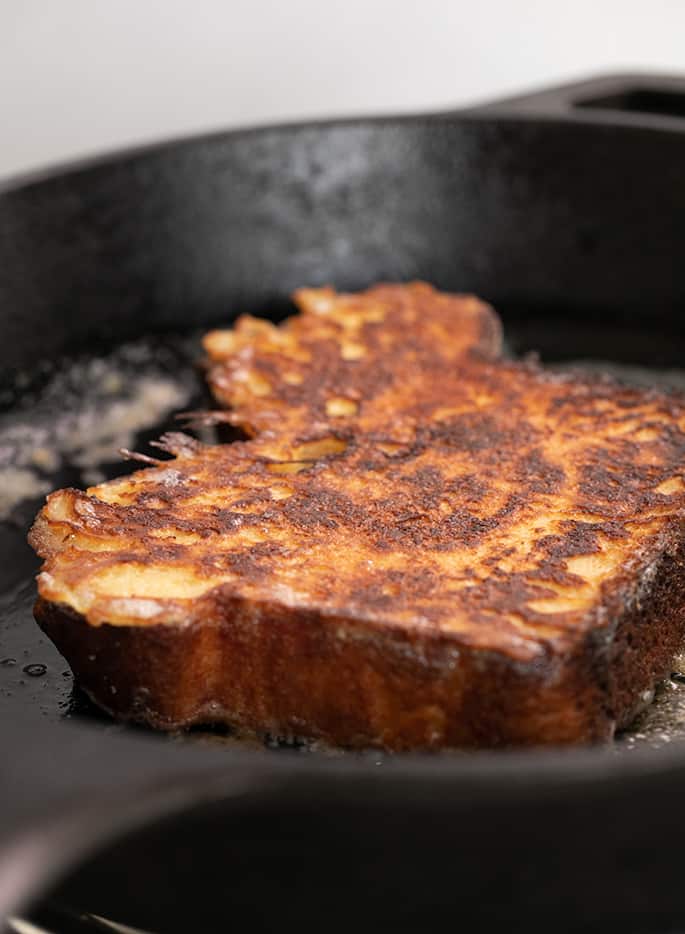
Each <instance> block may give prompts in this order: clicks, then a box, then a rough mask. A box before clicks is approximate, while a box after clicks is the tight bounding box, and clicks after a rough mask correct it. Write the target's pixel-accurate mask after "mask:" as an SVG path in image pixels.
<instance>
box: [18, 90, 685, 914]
mask: <svg viewBox="0 0 685 934" xmlns="http://www.w3.org/2000/svg"><path fill="white" fill-rule="evenodd" d="M683 116H685V81H682V80H677V79H665V78H655V77H649V76H641V75H640V76H634V75H633V76H621V77H612V78H603V79H599V80H594V81H589V82H586V83H583V84H578V85H574V86H568V87H564V88H557V89H554V90H552V91H548V92H545V93H541V94H535V95H531V96H528V97H523V98H519V99H516V100H511V101H508V102H505V103H503V104H496V105H490V106H487V107H482V108H478V109H475V110H470V111H461V112H458V113H446V114H433V115H421V116H412V117H402V118H379V119H365V120H346V121H341V122H330V123H316V124H309V125H299V126H285V127H271V128H266V129H258V130H245V131H238V132H230V133H221V134H215V135H211V136H205V137H199V138H193V139H189V140H182V141H177V142H171V143H165V144H162V145H156V146H153V147H149V148H145V149H142V150H138V151H135V152H128V153H125V154H123V155H116V156H114V157H107V158H106V159H102V160H96V161H93V162H88V163H86V164H83V165H78V166H75V167H70V168H68V169H66V170H60V171H58V172H56V173H50V174H48V175H46V176H45V177H41V178H35V177H34V178H31V179H26V180H22V181H20V182H17V183H15V184H13V185H11V186H9V187H6V188H5V189H4V190H3V191H2V192H0V372H1V374H2V376H1V381H2V382H1V385H0V389H1V390H2V391H3V392H4V395H3V396H2V398H3V400H4V404H5V407H6V408H7V407H13V408H15V409H16V408H17V407H21V406H22V404H23V405H24V406H25V405H26V404H28V403H27V399H28V400H29V402H30V400H31V399H32V398H34V397H37V395H39V393H40V385H39V384H40V381H41V379H44V378H45V379H47V377H45V373H47V372H48V371H49V369H50V367H49V366H47V367H46V366H44V365H41V367H38V366H37V365H36V364H37V361H42V362H45V361H48V362H50V363H51V364H53V365H56V366H58V365H59V360H60V359H62V358H63V357H64V356H65V355H71V356H72V357H73V356H74V355H76V357H77V358H78V357H79V355H84V354H85V355H86V356H87V355H88V354H90V355H94V354H102V353H103V352H106V351H107V350H108V349H111V347H112V346H114V345H119V344H121V343H122V342H126V341H132V340H135V339H137V338H140V336H141V335H143V334H145V335H153V340H156V339H157V338H156V337H154V336H155V335H159V336H160V337H159V341H160V343H163V342H164V341H166V340H167V337H162V335H169V334H179V333H182V334H186V333H193V332H197V331H198V330H201V329H202V328H206V327H207V326H210V325H216V324H218V323H226V322H227V321H228V320H230V318H231V316H232V315H234V314H235V313H237V312H239V311H244V310H250V311H252V312H257V313H267V314H275V315H281V314H283V313H285V312H286V311H287V309H288V304H287V296H288V294H289V292H290V291H291V290H292V289H293V288H295V287H297V286H300V285H303V284H312V285H313V284H317V283H324V282H330V283H333V284H335V285H336V286H337V287H338V288H351V289H354V288H359V287H363V286H365V285H367V284H369V283H371V282H374V281H377V280H406V279H411V278H417V277H418V278H423V279H426V280H428V281H430V282H432V283H434V284H436V285H437V286H439V287H441V288H445V289H453V290H459V291H473V292H476V293H478V294H479V295H481V296H483V297H484V298H486V299H488V300H489V301H491V302H492V303H493V304H494V305H495V306H496V307H497V309H498V310H499V311H500V313H501V314H502V315H503V318H504V321H505V328H506V330H507V332H508V333H509V334H510V335H513V342H514V345H515V346H514V349H515V350H519V351H522V350H527V349H537V350H539V351H540V352H541V354H542V356H543V358H547V359H562V358H567V357H574V356H584V357H593V356H594V357H598V358H602V359H614V360H619V361H624V362H629V363H639V364H647V365H650V366H655V367H657V366H661V367H669V366H678V365H679V363H680V362H681V361H682V359H683V350H684V348H685V335H684V333H683V320H684V317H683V315H684V314H685V262H683V251H684V249H685V121H683V119H682V118H683ZM41 374H42V375H41ZM18 387H19V388H18ZM0 454H1V452H0ZM25 519H28V515H26V516H24V515H22V517H21V521H19V520H17V521H18V525H17V526H16V527H10V526H8V525H7V523H5V524H4V525H0V529H2V536H3V537H2V538H0V545H1V546H2V547H3V549H5V551H6V554H3V561H2V571H1V573H2V575H3V576H2V577H1V578H0V580H2V582H3V586H4V590H5V596H4V597H3V601H4V602H3V604H2V607H3V610H2V612H3V613H4V614H5V615H4V620H3V622H2V624H1V625H2V627H3V628H1V629H0V658H2V657H7V656H5V652H7V645H5V647H4V650H3V644H2V640H5V642H6V640H8V639H16V638H18V637H17V633H20V634H21V638H20V642H21V639H24V638H25V639H26V642H25V643H21V644H17V645H18V649H17V651H19V650H20V649H21V645H24V646H25V647H24V648H23V653H24V655H21V656H20V657H19V658H18V664H17V665H15V666H12V665H6V666H4V668H3V666H0V718H1V719H0V730H1V734H0V736H1V744H0V756H1V758H0V789H1V790H2V824H1V826H0V833H2V844H3V845H2V848H1V849H0V917H2V913H3V912H7V911H9V910H10V909H14V908H16V907H17V906H18V905H20V904H21V903H23V902H25V901H26V900H33V899H35V898H36V896H37V895H39V894H42V893H45V892H46V891H50V893H51V897H52V899H53V900H56V901H58V902H59V901H60V900H62V901H64V902H66V903H69V904H72V905H73V904H74V903H78V904H79V907H83V908H88V909H89V910H93V911H96V912H97V913H99V914H105V915H106V914H108V913H109V914H111V915H113V916H114V917H116V918H117V919H119V920H122V921H125V922H127V923H129V924H135V925H139V926H141V927H147V928H149V929H151V930H163V931H171V932H175V931H189V930H198V931H200V930H202V931H205V932H211V931H223V930H226V929H228V926H229V924H230V925H234V924H235V925H238V924H247V923H249V924H250V926H251V929H252V930H257V931H262V930H264V931H271V930H274V929H275V928H276V926H278V927H281V926H287V925H289V924H297V925H298V926H299V927H300V928H302V929H305V930H309V929H312V930H313V929H314V928H316V929H317V930H318V929H321V928H322V927H323V926H325V927H326V928H327V929H328V930H329V931H338V930H340V931H342V930H349V929H350V927H351V926H356V927H362V928H364V929H366V928H368V929H371V927H375V928H378V926H379V925H382V928H383V929H388V928H389V927H390V926H391V925H392V926H393V927H394V928H395V929H397V930H418V929H425V930H430V929H433V928H435V927H436V926H437V923H438V919H439V917H441V916H442V915H443V914H444V913H446V912H447V913H448V917H449V919H450V923H453V924H454V923H459V921H462V919H463V920H466V918H467V917H470V916H475V918H476V922H475V923H477V924H478V925H479V927H485V926H487V925H492V924H495V923H497V922H507V923H511V920H512V919H516V920H518V921H519V925H521V924H523V921H522V920H520V919H523V918H524V917H525V925H526V927H528V928H531V929H536V928H538V927H539V928H543V927H547V926H549V925H550V924H554V926H555V927H556V929H557V930H569V929H577V928H579V927H581V926H582V927H583V929H584V930H595V929H597V930H599V929H601V930H607V929H608V928H611V927H615V926H619V925H620V926H621V928H622V930H650V931H656V930H658V929H659V928H660V927H664V928H667V927H669V926H671V927H672V925H674V924H676V923H677V922H678V920H679V919H681V920H683V921H684V923H685V892H683V886H682V883H681V870H680V865H679V859H678V857H679V854H680V851H681V849H682V847H683V843H684V842H685V812H684V810H683V808H682V807H681V794H682V790H683V788H684V787H685V749H684V748H683V747H682V746H679V745H678V744H676V743H673V744H671V745H670V746H665V747H664V748H661V749H657V750H652V749H636V750H635V751H634V752H633V753H631V754H630V755H623V756H618V755H616V754H615V753H614V752H613V751H612V750H606V749H596V750H592V749H589V750H577V751H566V752H559V751H556V752H555V751H544V752H527V753H525V754H524V753H504V754H502V753H500V754H497V755H495V754H488V753H482V754H481V753H479V754H468V755H467V754H462V755H450V756H437V755H436V756H426V757H416V756H414V757H400V756H398V757H395V758H393V759H389V758H386V757H382V756H377V755H374V754H369V755H367V756H361V757H356V756H355V757H351V756H347V757H333V758H330V757H327V756H320V755H312V754H307V755H303V754H297V753H295V752H288V751H286V752H280V753H275V752H270V751H267V750H247V749H243V748H239V747H235V746H230V745H224V744H223V743H222V742H220V741H218V740H217V741H216V742H208V741H206V739H205V740H203V741H202V742H192V741H188V740H185V741H184V740H169V739H165V738H161V737H158V736H156V735H152V734H150V733H147V732H145V731H141V730H135V729H132V728H121V727H116V726H113V725H111V724H109V723H108V722H107V721H106V720H104V719H97V718H96V717H94V716H93V715H92V714H91V713H90V712H88V711H87V710H85V711H81V710H80V709H79V702H78V699H77V702H76V705H75V706H74V705H73V704H72V706H71V707H67V708H65V709H64V710H62V709H60V708H59V706H58V702H57V698H59V697H62V696H63V692H64V689H60V690H61V691H62V693H60V690H58V689H57V688H56V687H55V679H57V678H59V677H60V676H61V671H60V670H59V667H58V668H57V669H56V670H53V669H54V665H55V663H54V661H53V660H52V659H53V657H52V656H49V657H50V665H49V666H48V667H49V671H48V672H47V673H45V674H44V676H43V678H42V680H41V678H35V679H31V676H30V675H26V677H22V676H21V675H20V674H19V673H20V672H23V669H24V668H25V663H26V664H38V663H41V662H42V660H43V658H42V656H41V654H40V653H41V652H44V653H49V651H50V649H49V647H48V646H47V644H45V643H40V642H39V637H40V634H39V633H38V632H37V630H36V629H35V628H34V627H33V625H32V624H31V623H30V621H29V619H28V609H27V607H28V601H29V598H30V593H29V589H30V588H29V585H28V584H27V581H28V579H29V576H30V575H31V574H32V573H34V571H35V564H34V563H33V559H32V557H31V556H30V553H29V552H28V551H27V550H26V549H25V547H24V545H23V537H24V534H25V528H22V527H21V525H22V521H24V520H25ZM15 520H16V516H15ZM22 614H23V615H22ZM15 654H16V652H15ZM24 656H25V657H24ZM46 657H47V656H46ZM64 667H66V666H64ZM24 674H25V673H24ZM3 678H4V679H5V680H4V681H2V679H3ZM12 679H14V680H12ZM21 681H23V682H24V683H23V684H21ZM39 685H45V687H39ZM41 691H44V692H45V693H44V695H41V693H40V692H41ZM143 825H145V827H144V829H143ZM85 854H88V860H87V861H86V863H85V864H83V865H81V867H80V869H79V871H78V872H77V873H74V872H72V871H71V870H72V868H73V866H74V865H75V864H76V863H77V861H78V860H79V859H80V858H81V857H83V856H84V855H85ZM472 923H473V922H472Z"/></svg>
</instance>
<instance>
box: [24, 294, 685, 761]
mask: <svg viewBox="0 0 685 934" xmlns="http://www.w3.org/2000/svg"><path fill="white" fill-rule="evenodd" d="M296 301H297V302H298V304H299V306H300V308H301V312H300V314H299V315H298V316H295V317H293V318H290V319H288V321H286V322H285V323H284V324H283V325H280V326H278V327H277V326H274V325H271V324H270V323H268V322H260V321H256V320H255V319H249V318H247V319H241V320H240V321H239V322H238V323H237V325H236V327H235V329H233V330H231V331H225V332H221V331H220V332H213V333H211V334H209V335H208V336H207V338H206V349H207V351H208V354H209V357H210V361H211V367H210V372H209V379H210V384H211V386H212V388H213V390H214V392H215V394H216V396H217V398H218V399H219V401H220V402H221V403H222V404H223V405H224V406H226V407H227V409H228V411H227V413H226V415H225V417H226V418H227V419H229V420H231V421H232V422H233V423H235V424H238V425H240V426H243V427H244V428H245V430H246V431H247V433H248V434H250V435H252V437H251V438H250V440H247V441H239V442H234V443H231V444H225V445H214V446H206V445H202V444H200V443H199V442H196V441H193V440H192V439H189V438H187V437H185V436H182V435H171V436H168V437H166V438H165V439H164V444H165V446H166V448H167V450H168V451H169V453H171V454H172V455H173V459H172V460H170V461H164V462H160V463H159V464H157V465H156V466H151V467H147V468H145V469H143V470H140V471H137V472H136V473H134V474H132V475H130V476H128V477H125V478H122V479H120V480H115V481H111V482H109V483H104V484H101V485H99V486H95V487H91V488H90V489H89V490H87V491H86V492H80V491H77V490H61V491H58V492H56V493H53V494H52V495H51V496H50V497H48V501H47V504H46V506H45V507H44V509H43V510H42V512H41V513H40V515H39V516H38V518H37V520H36V523H35V525H34V528H33V530H32V532H31V536H30V538H31V542H32V544H33V546H34V548H35V549H36V550H37V551H38V553H39V554H40V555H41V556H42V557H43V558H44V565H43V571H42V573H41V574H40V576H39V580H38V586H39V600H38V603H37V606H36V617H37V619H38V622H39V623H40V625H41V626H42V627H43V629H44V630H45V632H46V633H47V634H48V635H49V636H50V637H51V638H52V639H53V641H54V642H55V644H56V645H57V647H58V649H59V650H60V651H61V652H62V653H63V654H64V656H65V657H66V658H67V660H68V661H69V663H70V665H71V667H72V669H73V671H74V674H75V675H76V677H77V679H78V681H79V682H80V684H81V685H82V687H83V688H84V689H85V690H86V691H87V692H88V694H89V695H90V696H91V697H92V698H93V700H94V701H95V702H96V703H97V704H98V705H99V706H101V707H103V708H104V709H105V710H108V711H110V712H111V713H112V714H114V715H116V716H118V717H122V718H125V719H132V720H138V721H142V722H145V723H148V724H150V725H152V726H155V727H158V728H161V729H175V728H178V727H184V726H188V725H190V724H193V723H205V722H225V723H228V724H230V725H233V726H236V727H239V728H243V729H248V730H253V731H257V732H268V733H271V734H275V735H296V736H300V737H307V738H312V739H321V740H324V741H326V742H329V743H333V744H338V745H343V746H351V747H354V746H357V747H361V746H381V747H385V748H388V749H396V750H400V749H430V748H447V747H477V746H512V745H538V744H545V743H547V744H568V743H579V742H595V741H601V740H606V739H608V738H609V737H611V736H612V735H613V732H614V730H615V729H616V727H618V726H621V725H624V724H626V723H627V722H628V721H629V720H630V719H631V717H632V716H633V715H634V713H635V711H636V709H637V708H638V707H639V706H640V705H642V704H644V702H645V699H646V697H647V695H648V692H649V691H650V690H651V689H652V688H653V686H654V684H655V682H656V681H657V680H659V679H660V678H662V677H663V676H664V675H665V674H666V673H667V672H668V670H669V665H670V662H671V659H672V656H673V654H674V653H675V651H676V650H677V649H678V647H679V645H680V642H681V639H682V636H683V634H684V632H685V574H684V573H683V560H684V558H685V554H684V551H683V529H684V516H685V513H684V507H685V483H684V482H683V455H684V454H685V399H684V398H683V397H681V396H678V395H675V394H674V395H669V394H668V393H663V392H653V391H647V390H640V389H634V388H628V387H626V386H623V385H621V384H619V383H616V382H614V381H611V380H608V379H601V378H591V377H585V376H580V375H569V374H559V373H552V372H548V371H546V370H544V369H543V368H541V367H540V366H538V365H537V364H535V363H533V362H525V363H514V362H510V361H504V360H502V359H501V358H500V337H501V335H500V327H499V323H498V321H497V318H496V316H495V315H494V313H493V312H492V310H491V309H489V308H488V306H486V305H484V304H482V303H481V302H479V301H478V300H476V299H475V298H472V297H467V296H447V295H442V294H440V293H438V292H436V291H435V290H433V289H431V288H430V287H429V286H427V285H425V284H421V283H412V284H408V285H394V286H393V285H386V286H378V287H375V288H373V289H370V290H368V291H367V292H363V293H360V294H358V295H337V294H336V293H335V292H333V291H332V290H330V289H321V290H303V291H301V292H300V293H298V294H297V295H296Z"/></svg>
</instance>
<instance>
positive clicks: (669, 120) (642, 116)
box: [474, 72, 685, 128]
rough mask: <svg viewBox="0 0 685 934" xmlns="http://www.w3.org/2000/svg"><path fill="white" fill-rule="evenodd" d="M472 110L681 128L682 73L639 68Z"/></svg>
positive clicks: (684, 109) (684, 121)
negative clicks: (680, 74)
mask: <svg viewBox="0 0 685 934" xmlns="http://www.w3.org/2000/svg"><path fill="white" fill-rule="evenodd" d="M474 109H475V110H477V111H478V112H481V111H487V112H488V113H490V114H492V113H493V112H495V111H496V112H497V113H503V114H521V115H522V116H523V115H530V116H549V117H566V118H570V119H573V120H578V121H582V122H592V123H614V124H628V125H637V126H664V127H670V128H681V127H682V126H684V125H685V76H680V77H678V76H675V75H658V74H649V73H642V74H640V73H639V72H636V73H629V74H616V75H604V76H600V77H597V78H590V79H588V80H586V81H579V82H573V83H571V84H562V85H557V86H555V87H551V88H547V89H543V90H541V91H536V92H533V93H531V94H522V95H518V96H516V97H510V98H505V99H504V100H501V101H495V102H493V103H490V104H485V105H483V106H480V107H477V108H474Z"/></svg>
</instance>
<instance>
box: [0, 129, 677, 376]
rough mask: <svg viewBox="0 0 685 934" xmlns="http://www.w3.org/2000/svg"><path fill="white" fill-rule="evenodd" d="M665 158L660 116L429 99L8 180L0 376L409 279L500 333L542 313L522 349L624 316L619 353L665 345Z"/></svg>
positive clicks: (673, 204)
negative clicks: (526, 114)
mask: <svg viewBox="0 0 685 934" xmlns="http://www.w3.org/2000/svg"><path fill="white" fill-rule="evenodd" d="M684 157H685V137H684V136H683V134H682V133H678V132H675V131H669V130H656V129H644V128H639V127H630V126H613V127H612V126H601V125H598V124H595V125H585V124H583V123H582V122H573V121H571V120H568V119H566V120H560V121H552V120H543V121H539V120H538V121H532V120H530V121H528V120H525V119H521V118H514V117H504V118H503V117H487V116H481V117H476V116H450V115H446V116H437V117H421V118H406V119H395V120H380V121H366V122H359V121H357V122H348V123H338V124H328V125H315V126H293V127H285V128H276V129H267V130H258V131H251V132H250V131H246V132H237V133H229V134H222V135H215V136H210V137H206V138H201V139H195V140H190V141H186V142H181V143H175V144H168V145H164V146H161V147H156V148H152V149H148V150H143V151H140V152H138V153H136V154H129V155H126V156H124V157H121V158H118V159H117V158H115V159H114V160H107V161H104V162H101V163H99V164H91V165H90V166H85V167H81V168H76V169H73V170H71V171H69V172H67V173H65V174H62V175H57V176H55V177H53V178H48V179H46V180H39V181H33V182H29V183H28V184H26V185H25V186H24V187H21V188H18V189H14V190H6V191H5V192H4V194H1V195H0V338H1V339H0V372H1V373H2V374H3V375H2V379H3V380H5V381H7V380H10V379H12V378H13V376H14V374H15V373H16V371H17V370H18V369H25V368H30V367H31V366H32V365H34V364H35V361H36V359H39V358H41V357H53V356H55V355H58V354H60V353H62V352H64V351H67V350H68V351H75V350H79V349H83V348H86V347H90V348H92V347H95V346H104V345H107V344H110V343H112V342H118V341H121V340H125V339H129V338H131V337H134V336H136V335H139V334H140V333H141V330H144V331H146V332H157V331H167V330H175V331H177V330H179V329H183V330H185V329H192V328H197V327H203V326H207V325H211V324H215V323H218V322H221V321H224V322H225V321H226V320H227V319H228V318H229V317H231V316H232V315H233V314H234V313H236V312H238V311H243V310H251V311H256V312H264V311H266V310H268V311H270V312H271V313H275V314H276V315H280V314H283V313H286V312H287V309H288V303H287V295H288V294H289V292H290V291H291V290H292V289H293V288H295V287H297V286H299V285H302V284H305V283H306V284H312V285H313V284H317V283H324V282H331V283H334V284H335V285H336V286H337V287H339V288H357V287H361V286H364V285H367V284H368V283H370V282H373V281H376V280H379V279H400V280H406V279H410V278H415V277H420V278H424V279H427V280H430V281H432V282H434V283H435V284H436V285H438V286H439V287H442V288H446V289H457V290H462V291H464V290H469V291H474V292H477V293H478V294H480V295H482V296H483V297H485V298H487V299H488V300H490V301H491V302H493V303H494V304H495V305H496V307H497V308H498V309H499V310H501V311H502V312H503V314H504V317H505V324H507V325H511V324H515V325H516V327H517V329H518V330H517V333H519V335H521V336H520V337H519V339H518V345H519V346H518V347H517V348H516V349H528V348H530V347H536V346H537V347H539V345H540V339H539V338H540V334H541V326H542V325H546V327H545V326H543V327H542V331H544V332H545V333H547V334H549V333H552V334H554V332H557V333H558V337H559V339H558V340H555V338H554V337H552V338H550V339H545V340H547V344H548V346H542V347H541V348H540V349H541V350H542V351H543V353H545V354H551V355H552V356H555V355H556V354H558V349H557V350H556V351H555V349H554V346H555V345H557V348H558V347H560V346H563V348H564V350H565V351H566V352H568V353H570V354H573V353H584V354H585V355H597V356H608V353H607V350H611V347H612V345H613V346H614V350H615V349H616V334H617V333H627V332H633V333H640V334H642V332H644V331H645V329H646V331H647V332H648V333H649V334H650V335H651V338H650V341H647V342H646V341H645V340H644V339H643V337H642V336H640V337H639V338H638V339H636V340H635V339H634V340H633V342H632V344H630V342H628V348H627V349H625V348H624V350H623V351H622V355H623V357H624V358H627V359H631V360H632V361H633V362H643V363H657V364H658V363H665V364H670V363H673V362H676V358H678V357H679V356H681V354H680V351H681V350H682V344H681V343H680V331H681V326H680V310H681V308H682V306H683V303H684V302H685V265H683V264H682V263H681V262H679V261H678V260H679V256H678V249H679V246H678V245H679V244H681V243H682V242H683V241H684V235H685V187H684V186H683V185H682V184H681V175H682V165H683V163H684ZM550 318H553V321H554V327H553V328H550ZM617 328H618V329H619V330H617ZM664 337H666V339H663V338H664ZM569 339H574V340H575V341H576V343H577V344H578V346H577V347H572V348H570V347H569V346H568V340H569ZM543 343H544V341H543ZM613 356H614V357H616V353H614V354H613ZM645 356H647V357H649V359H645Z"/></svg>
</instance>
